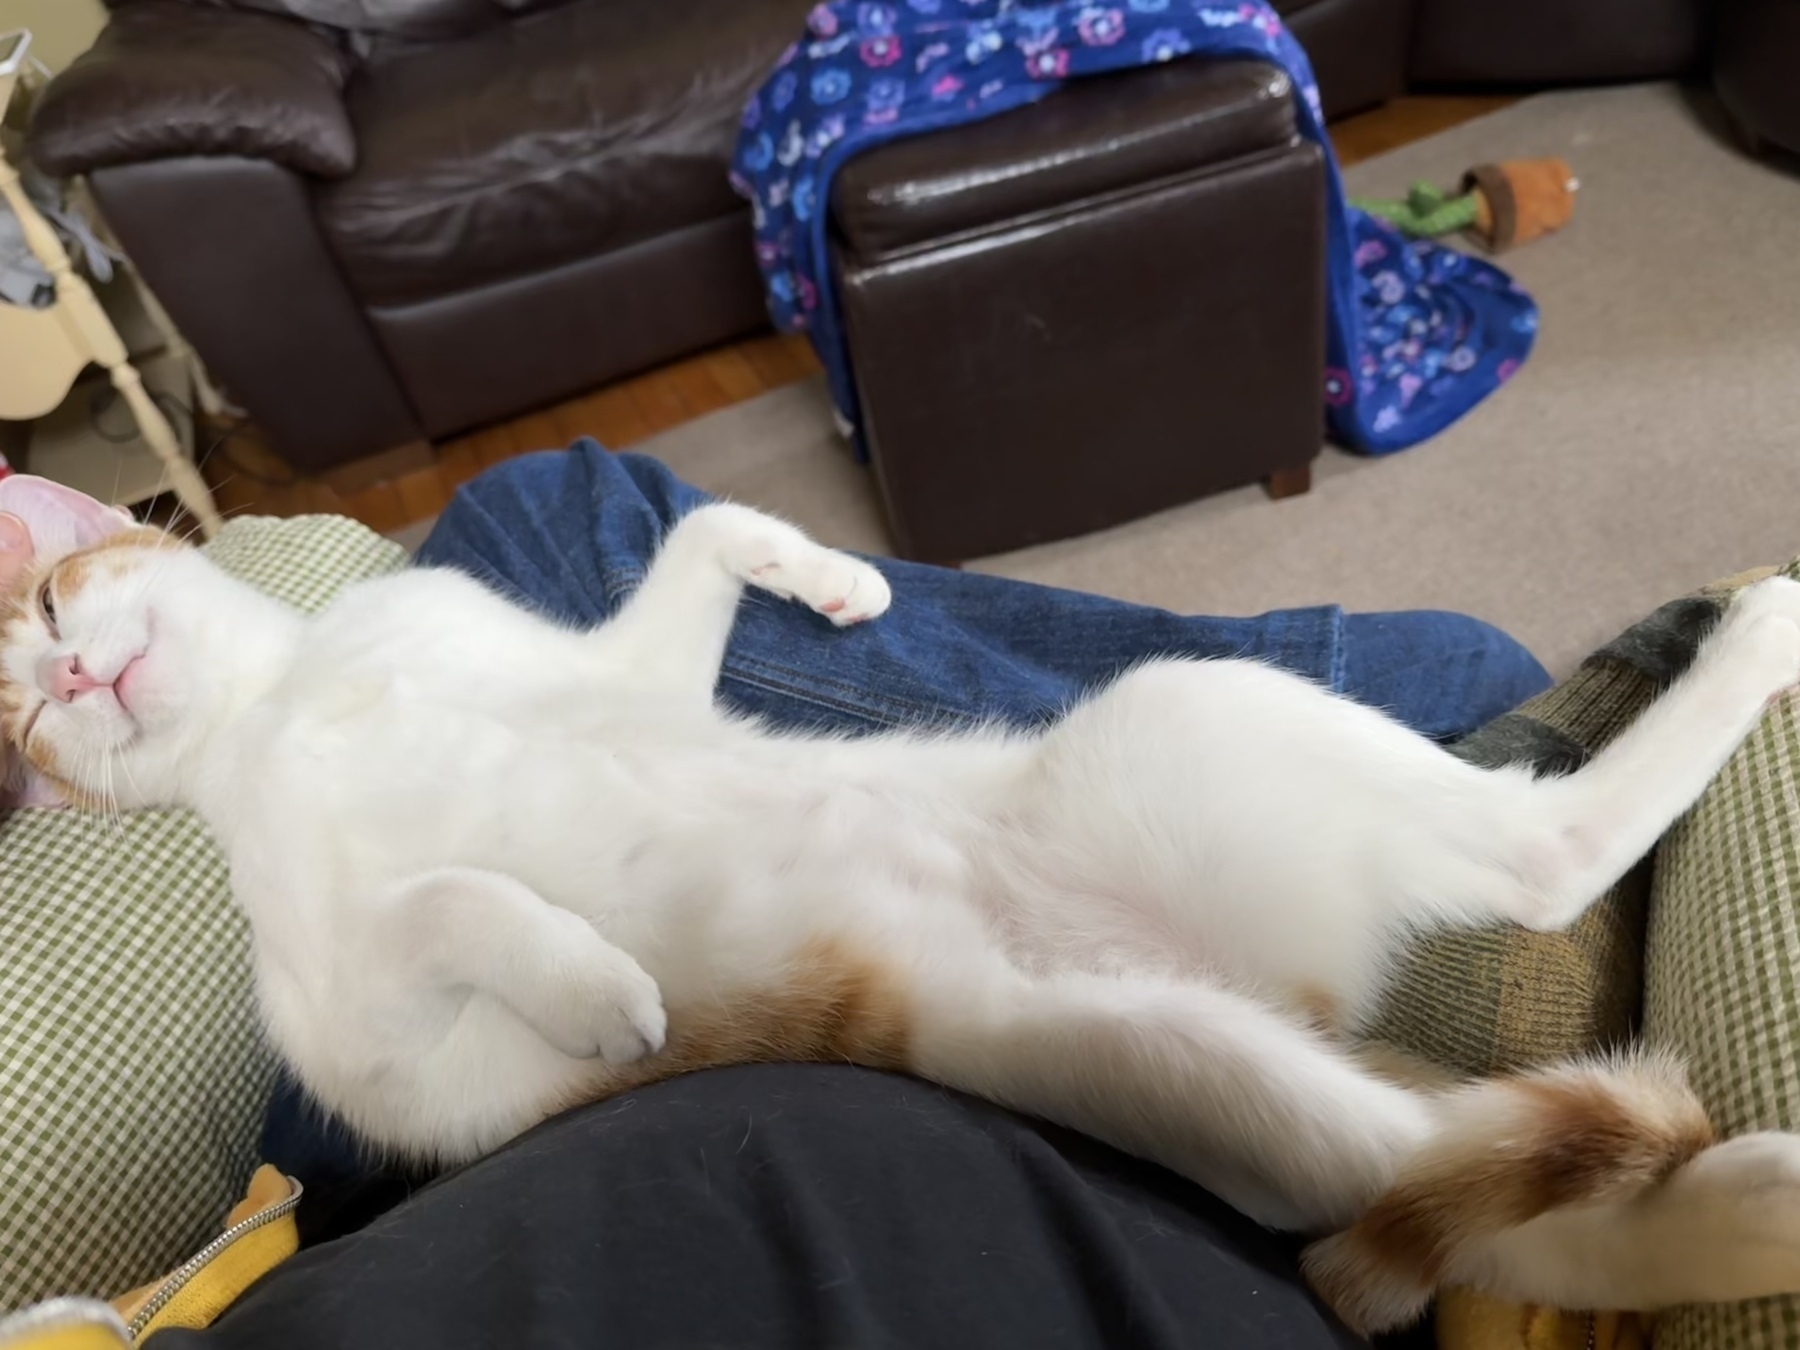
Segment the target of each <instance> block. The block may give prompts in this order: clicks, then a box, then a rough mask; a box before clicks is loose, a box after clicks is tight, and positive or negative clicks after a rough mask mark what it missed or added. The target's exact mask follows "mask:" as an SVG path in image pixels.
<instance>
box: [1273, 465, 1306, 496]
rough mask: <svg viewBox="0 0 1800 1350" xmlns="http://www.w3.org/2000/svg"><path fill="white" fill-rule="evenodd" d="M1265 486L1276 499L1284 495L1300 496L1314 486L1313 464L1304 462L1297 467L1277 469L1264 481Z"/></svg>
mask: <svg viewBox="0 0 1800 1350" xmlns="http://www.w3.org/2000/svg"><path fill="white" fill-rule="evenodd" d="M1263 487H1264V488H1266V489H1267V490H1268V493H1269V496H1270V497H1272V498H1273V499H1274V500H1276V501H1280V500H1281V499H1282V498H1283V497H1298V496H1299V495H1300V494H1301V493H1302V492H1306V491H1308V490H1310V489H1311V487H1312V465H1310V464H1302V465H1301V466H1300V467H1299V468H1297V469H1277V470H1276V471H1275V472H1274V473H1272V474H1270V475H1269V476H1268V478H1266V479H1265V480H1264V481H1263Z"/></svg>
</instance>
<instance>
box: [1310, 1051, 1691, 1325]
mask: <svg viewBox="0 0 1800 1350" xmlns="http://www.w3.org/2000/svg"><path fill="white" fill-rule="evenodd" d="M1441 1109H1442V1116H1441V1118H1440V1128H1439V1129H1438V1131H1437V1132H1436V1133H1435V1135H1434V1137H1433V1138H1432V1140H1431V1142H1430V1143H1429V1144H1428V1145H1427V1146H1426V1147H1425V1148H1423V1149H1421V1150H1420V1151H1419V1152H1418V1153H1417V1154H1415V1155H1414V1156H1413V1157H1412V1158H1411V1159H1409V1160H1408V1162H1407V1163H1406V1165H1405V1166H1404V1167H1403V1168H1402V1169H1401V1171H1400V1174H1399V1175H1398V1176H1397V1177H1396V1179H1395V1181H1394V1184H1393V1186H1392V1187H1391V1188H1390V1189H1389V1190H1388V1191H1387V1193H1386V1194H1385V1195H1383V1196H1382V1197H1381V1199H1380V1200H1378V1201H1377V1202H1376V1204H1375V1205H1374V1206H1373V1207H1372V1208H1371V1209H1370V1210H1369V1211H1368V1212H1367V1213H1366V1214H1365V1215H1364V1216H1363V1218H1362V1219H1361V1220H1360V1221H1359V1222H1358V1223H1357V1224H1356V1225H1355V1226H1354V1227H1352V1228H1350V1229H1348V1230H1347V1231H1345V1232H1342V1233H1339V1234H1337V1235H1336V1236H1334V1237H1330V1238H1326V1239H1325V1240H1323V1241H1321V1242H1316V1243H1314V1244H1313V1245H1312V1246H1311V1247H1309V1248H1308V1249H1307V1251H1306V1255H1305V1270H1306V1275H1307V1278H1308V1280H1310V1281H1311V1283H1312V1285H1313V1287H1314V1288H1315V1289H1316V1290H1317V1291H1318V1293H1319V1295H1320V1296H1321V1297H1322V1298H1323V1299H1324V1300H1325V1301H1326V1302H1327V1303H1329V1304H1330V1305H1331V1306H1332V1308H1333V1309H1334V1310H1335V1311H1336V1312H1337V1313H1338V1315H1339V1316H1340V1317H1342V1318H1343V1319H1344V1320H1345V1321H1346V1322H1347V1323H1349V1324H1350V1325H1351V1326H1352V1327H1354V1328H1355V1329H1357V1330H1358V1331H1361V1332H1363V1333H1364V1334H1371V1333H1374V1332H1378V1331H1384V1330H1388V1329H1391V1328H1395V1327H1399V1326H1404V1325H1406V1324H1407V1323H1410V1322H1412V1321H1414V1320H1416V1319H1417V1318H1418V1316H1419V1315H1420V1314H1421V1313H1422V1312H1423V1311H1424V1309H1425V1307H1426V1305H1427V1303H1428V1302H1429V1301H1430V1299H1431V1296H1432V1294H1433V1292H1434V1291H1435V1290H1437V1289H1438V1288H1439V1287H1440V1286H1442V1285H1445V1284H1466V1285H1472V1286H1476V1287H1479V1288H1482V1289H1484V1290H1487V1291H1489V1292H1493V1293H1498V1294H1502V1295H1505V1294H1507V1293H1509V1292H1510V1293H1513V1294H1515V1295H1516V1296H1518V1297H1520V1298H1525V1299H1531V1300H1534V1301H1543V1302H1562V1301H1563V1300H1562V1298H1559V1297H1558V1294H1559V1292H1560V1291H1559V1290H1558V1289H1556V1288H1554V1287H1549V1286H1555V1285H1560V1284H1563V1283H1564V1282H1565V1281H1566V1282H1568V1283H1570V1284H1571V1285H1572V1286H1573V1290H1572V1291H1571V1292H1573V1291H1580V1293H1581V1294H1585V1295H1586V1297H1579V1295H1578V1296H1577V1297H1578V1302H1577V1304H1576V1306H1608V1307H1631V1306H1644V1299H1646V1298H1648V1297H1650V1295H1651V1294H1653V1293H1655V1292H1656V1291H1654V1290H1644V1289H1643V1288H1642V1286H1643V1285H1644V1284H1645V1283H1646V1282H1649V1281H1653V1280H1654V1278H1655V1274H1654V1272H1655V1270H1656V1269H1657V1268H1658V1267H1659V1266H1660V1264H1661V1262H1660V1261H1659V1260H1658V1259H1657V1255H1658V1254H1657V1253H1654V1252H1651V1253H1646V1252H1644V1251H1642V1250H1640V1248H1641V1245H1642V1244H1641V1243H1640V1242H1637V1241H1633V1240H1631V1230H1633V1229H1634V1228H1639V1227H1640V1226H1639V1225H1635V1224H1633V1223H1632V1222H1631V1221H1630V1220H1629V1219H1626V1218H1625V1216H1623V1215H1618V1214H1616V1210H1615V1207H1616V1206H1620V1205H1624V1204H1627V1203H1629V1202H1631V1201H1633V1200H1636V1199H1638V1198H1639V1197H1641V1196H1643V1195H1644V1194H1645V1193H1646V1192H1647V1191H1650V1190H1652V1189H1653V1188H1656V1187H1657V1186H1659V1184H1660V1183H1662V1182H1664V1181H1666V1180H1667V1179H1668V1178H1669V1177H1671V1176H1672V1175H1673V1174H1674V1173H1675V1172H1676V1171H1677V1170H1678V1169H1680V1168H1681V1167H1682V1166H1683V1165H1684V1164H1686V1163H1688V1162H1689V1161H1690V1160H1692V1159H1693V1158H1695V1157H1696V1156H1697V1155H1699V1154H1700V1153H1702V1152H1703V1151H1705V1150H1706V1149H1707V1148H1709V1147H1710V1146H1711V1145H1712V1143H1713V1130H1712V1125H1711V1123H1710V1122H1709V1121H1708V1119H1707V1116H1706V1112H1705V1110H1704V1109H1703V1108H1702V1107H1701V1105H1700V1103H1699V1102H1698V1100H1696V1098H1695V1097H1694V1095H1693V1093H1692V1092H1691V1091H1690V1090H1689V1088H1688V1086H1687V1083H1686V1080H1685V1077H1684V1075H1683V1073H1682V1071H1681V1068H1680V1065H1679V1064H1678V1063H1676V1062H1675V1061H1674V1060H1673V1059H1669V1058H1665V1057H1661V1056H1655V1055H1645V1056H1639V1057H1633V1058H1628V1059H1620V1060H1611V1061H1591V1062H1578V1063H1574V1064H1569V1065H1564V1066H1560V1067H1557V1068H1554V1069H1548V1070H1544V1071H1540V1072H1536V1073H1531V1074H1526V1075H1523V1076H1520V1077H1516V1078H1508V1079H1498V1080H1492V1081H1488V1082H1483V1083H1479V1084H1474V1085H1471V1086H1468V1087H1464V1088H1460V1089H1457V1090H1455V1091H1453V1092H1451V1093H1449V1094H1447V1095H1445V1096H1444V1097H1443V1098H1442V1099H1441ZM1564 1211H1574V1212H1577V1213H1579V1214H1580V1215H1581V1216H1582V1218H1583V1219H1584V1220H1586V1221H1584V1222H1578V1223H1568V1222H1559V1221H1558V1219H1559V1212H1564ZM1609 1212H1610V1213H1614V1214H1615V1217H1616V1218H1617V1219H1619V1220H1620V1222H1618V1224H1617V1226H1616V1227H1613V1228H1612V1231H1611V1232H1610V1233H1609V1232H1607V1231H1606V1228H1607V1224H1606V1222H1605V1219H1604V1216H1605V1215H1606V1214H1607V1213H1609ZM1531 1230H1536V1231H1531ZM1596 1230H1597V1231H1596ZM1522 1237H1526V1238H1527V1239H1528V1240H1525V1241H1521V1240H1520V1239H1521V1238H1522ZM1559 1248H1560V1250H1559ZM1609 1296H1610V1299H1611V1300H1623V1301H1603V1300H1609ZM1565 1297H1566V1296H1565ZM1658 1301H1661V1300H1658Z"/></svg>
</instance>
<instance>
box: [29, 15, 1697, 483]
mask: <svg viewBox="0 0 1800 1350" xmlns="http://www.w3.org/2000/svg"><path fill="white" fill-rule="evenodd" d="M113 2H114V3H115V5H116V8H115V11H114V13H113V15H112V17H111V20H110V22H109V24H108V25H107V28H106V30H105V31H104V32H103V33H102V35H101V37H100V39H99V41H98V43H97V44H96V45H95V47H94V48H93V49H92V50H91V51H90V52H88V53H87V54H85V55H84V56H83V57H81V58H80V59H79V60H78V61H76V62H75V63H74V64H73V65H72V66H71V67H70V68H69V69H68V70H67V71H65V72H64V73H63V74H62V75H60V76H59V77H58V78H57V79H56V80H54V81H53V82H52V84H51V85H50V87H49V89H48V90H47V91H46V92H45V94H44V96H43V98H42V99H41V100H40V102H39V106H38V109H37V113H36V117H35V119H34V123H33V127H32V131H31V140H30V148H31V152H32V153H33V155H34V156H35V157H36V158H37V160H38V162H39V163H40V164H41V165H42V166H43V167H44V168H45V169H47V170H49V171H51V172H53V173H59V174H74V173H85V174H87V175H88V176H89V180H90V182H91V184H92V187H93V189H94V192H95V194H96V196H97V198H98V200H99V201H100V204H101V206H102V208H103V210H104V211H105V213H106V215H107V218H108V220H109V222H110V223H111V225H112V227H113V228H114V230H115V231H116V232H117V234H118V236H119V238H120V240H121V242H122V243H123V244H124V246H125V247H126V249H127V250H128V251H129V252H130V253H131V254H132V256H133V257H134V259H135V260H136V262H137V264H138V266H139V267H140V268H141V270H142V272H143V274H144V275H145V277H146V278H147V279H148V280H149V282H150V283H151V285H152V286H153V287H154V288H155V289H156V291H157V292H158V293H159V295H160V296H161V298H162V299H163V301H164V303H165V304H166V306H167V308H168V309H169V311H170V313H171V314H172V315H173V316H174V318H175V320H176V321H177V323H178V324H179V325H180V326H181V327H182V328H183V329H184V330H185V331H186V333H187V334H188V336H189V337H190V338H191V340H192V341H193V342H194V344H195V346H196V347H197V348H198V349H199V351H200V353H201V354H202V356H203V357H204V358H205V359H206V361H207V363H208V365H209V366H210V367H211V368H212V370H213V371H214V373H215V374H216V376H217V377H218V378H219V379H220V380H221V381H222V382H223V383H224V385H225V386H226V387H227V388H228V389H229V391H230V392H231V393H232V395H233V396H234V397H235V398H236V400H237V401H238V402H239V403H241V404H242V405H243V406H244V407H245V408H246V409H248V410H249V412H250V413H251V414H252V415H253V416H254V417H255V418H256V420H257V421H258V422H259V423H260V424H261V425H262V426H263V427H264V428H265V429H266V431H267V432H268V433H269V435H270V436H271V438H272V439H273V441H274V443H275V444H276V446H277V447H278V448H279V449H281V450H282V451H283V452H284V453H285V454H286V455H287V456H288V457H289V459H290V460H291V461H292V462H293V463H294V464H295V465H296V466H298V467H299V468H301V469H303V470H306V471H312V472H317V471H321V470H324V469H327V468H330V467H331V466H334V465H339V464H342V463H344V462H346V461H350V460H354V459H358V458H361V457H365V456H368V455H371V454H373V453H375V452H379V451H382V450H386V449H389V448H391V447H395V446H399V445H403V444H406V443H409V442H416V441H419V440H425V439H435V438H440V437H445V436H449V435H452V434H454V433H456V432H459V431H462V430H464V429H466V428H469V427H471V426H474V425H477V424H479V423H482V422H484V421H488V420H492V419H496V418H501V417H505V416H508V415H510V414H514V413H517V412H520V411H523V410H525V409H527V408H530V407H532V406H535V405H539V404H542V403H545V402H548V401H551V400H554V399H557V398H560V397H563V396H566V395H569V394H571V393H573V392H576V391H578V390H580V389H583V388H586V387H590V386H593V385H595V384H598V383H601V382H603V381H606V380H608V379H611V378H614V377H617V376H621V375H624V374H627V373H629V372H631V371H634V370H638V369H641V368H644V367H648V366H652V365H655V364H658V363H660V362H664V361H667V360H669V359H672V358H674V357H676V356H679V355H681V354H683V353H686V352H689V351H693V350H695V349H698V348H702V347H705V346H708V345H711V344H715V343H719V342H722V341H726V340H728V339H731V338H733V337H735V336H738V335H740V334H743V333H746V332H748V331H750V330H753V329H755V328H757V327H758V326H760V325H761V324H762V323H763V322H764V312H763V306H762V298H761V293H760V289H759V285H758V280H757V276H756V273H755V270H754V267H753V264H752V261H751V251H750V239H749V227H748V215H747V212H746V209H745V207H744V205H743V203H742V202H741V201H739V200H738V199H737V198H736V197H735V196H734V195H733V194H732V192H731V190H730V189H729V187H728V186H727V185H726V182H725V165H726V162H727V159H728V157H729V154H730V151H731V147H732V143H733V140H734V136H735V131H736V122H737V116H738V109H739V107H740V106H741V104H742V102H743V100H744V98H745V96H746V95H747V94H748V93H749V91H750V90H751V89H752V88H754V87H755V85H756V84H757V83H758V82H759V81H760V79H761V78H762V75H763V73H764V71H765V70H766V69H767V68H768V66H769V65H770V64H771V63H772V62H773V60H774V59H775V57H776V56H777V54H778V53H779V52H780V50H781V49H782V47H783V46H784V45H785V44H786V43H787V42H788V41H789V40H790V39H791V38H792V37H793V36H794V35H795V34H796V32H797V31H798V29H799V26H800V24H801V22H802V19H803V16H804V14H805V11H806V10H807V9H808V7H809V4H810V0H113ZM1702 4H1703V0H1507V3H1505V4H1499V3H1494V0H1417V3H1416V4H1415V0H1281V3H1280V5H1279V7H1280V8H1281V9H1282V10H1283V11H1284V12H1286V13H1287V15H1288V18H1289V20H1290V23H1291V25H1292V27H1293V29H1294V31H1295V33H1296V34H1297V35H1298V36H1299V37H1300V39H1301V41H1302V42H1303V43H1305V44H1306V46H1307V48H1308V50H1309V52H1310V53H1311V55H1312V57H1313V61H1314V64H1315V66H1316V68H1317V72H1318V75H1319V78H1320V83H1321V87H1322V90H1323V96H1324V99H1325V103H1326V107H1327V111H1328V113H1329V114H1331V115H1339V114H1342V113H1346V112H1350V111H1354V110H1356V109H1358V108H1362V107H1366V106H1369V105H1372V104H1375V103H1378V102H1380V101H1382V100H1383V99H1386V98H1388V97H1390V96H1392V95H1394V94H1397V93H1399V92H1401V91H1402V90H1403V89H1405V88H1406V87H1407V86H1408V84H1409V83H1417V82H1420V81H1424V82H1445V81H1449V82H1455V83H1457V84H1461V85H1468V84H1472V83H1493V82H1499V83H1511V82H1517V81H1560V80H1567V79H1576V78H1580V79H1610V78H1635V77H1649V76H1657V75H1666V74H1671V73H1675V72H1678V71H1684V70H1687V69H1689V68H1691V67H1693V66H1694V65H1695V64H1696V62H1697V61H1698V59H1699V57H1700V42H1701V33H1700V29H1701V23H1700V13H1701V9H1702ZM1120 87H1121V88H1122V87H1123V85H1121V86H1120ZM1069 96H1070V95H1067V94H1062V95H1057V96H1056V97H1057V98H1063V97H1069ZM1052 102H1054V99H1053V100H1052Z"/></svg>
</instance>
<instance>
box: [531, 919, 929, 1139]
mask: <svg viewBox="0 0 1800 1350" xmlns="http://www.w3.org/2000/svg"><path fill="white" fill-rule="evenodd" d="M912 1030H913V1015H912V1005H911V1000H910V999H909V998H908V997H907V994H906V990H905V987H904V981H903V980H902V978H901V976H900V975H899V973H898V972H896V971H895V970H894V969H893V968H891V967H889V966H887V965H884V964H882V963H881V962H879V961H876V960H872V959H870V958H869V957H866V956H864V955H862V954H860V953H858V952H856V951H854V950H852V949H850V948H847V947H845V946H844V945H843V944H841V943H839V942H836V941H834V940H832V939H830V938H816V939H814V940H813V941H811V942H809V943H807V944H806V945H805V946H804V947H802V948H801V949H800V950H799V951H798V952H797V953H796V954H795V956H794V958H793V960H792V961H790V962H789V963H788V967H787V970H786V971H785V972H784V974H783V976H782V978H780V979H779V980H778V981H776V982H775V983H772V984H770V985H767V986H765V987H762V988H753V989H745V990H742V991H739V992H738V993H737V994H735V995H732V996H727V997H726V998H724V999H722V1000H718V1001H708V1002H707V1003H705V1004H702V1005H697V1006H695V1005H690V1006H687V1007H672V1008H670V1009H669V1040H668V1044H667V1045H665V1046H664V1047H663V1049H662V1051H661V1053H659V1054H656V1055H653V1056H651V1057H650V1058H648V1059H645V1060H642V1061H640V1062H639V1063H637V1064H632V1065H628V1066H625V1067H622V1068H620V1067H612V1066H608V1067H606V1068H604V1069H603V1070H602V1071H601V1072H600V1073H599V1074H598V1075H597V1076H596V1078H595V1079H594V1080H593V1081H592V1082H591V1083H590V1084H589V1085H588V1086H587V1087H586V1088H585V1089H584V1090H582V1091H581V1092H580V1093H578V1094H577V1095H576V1096H575V1097H573V1098H572V1099H571V1100H569V1101H567V1102H564V1103H562V1104H561V1105H560V1106H559V1107H558V1108H557V1109H558V1110H566V1109H568V1108H569V1107H571V1106H576V1105H579V1104H581V1103H584V1102H591V1101H600V1100H603V1099H605V1098H607V1097H612V1096H616V1095H617V1094H619V1093H621V1092H629V1091H632V1090H633V1089H636V1088H640V1087H644V1086H646V1085H648V1084H650V1083H656V1082H660V1081H662V1080H663V1079H665V1078H674V1077H675V1076H677V1075H678V1074H684V1073H692V1072H694V1071H696V1070H699V1069H716V1068H723V1067H725V1066H727V1065H731V1064H792V1063H826V1064H860V1065H863V1066H864V1067H866V1068H872V1069H905V1068H907V1067H909V1065H910V1062H911V1049H912Z"/></svg>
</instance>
